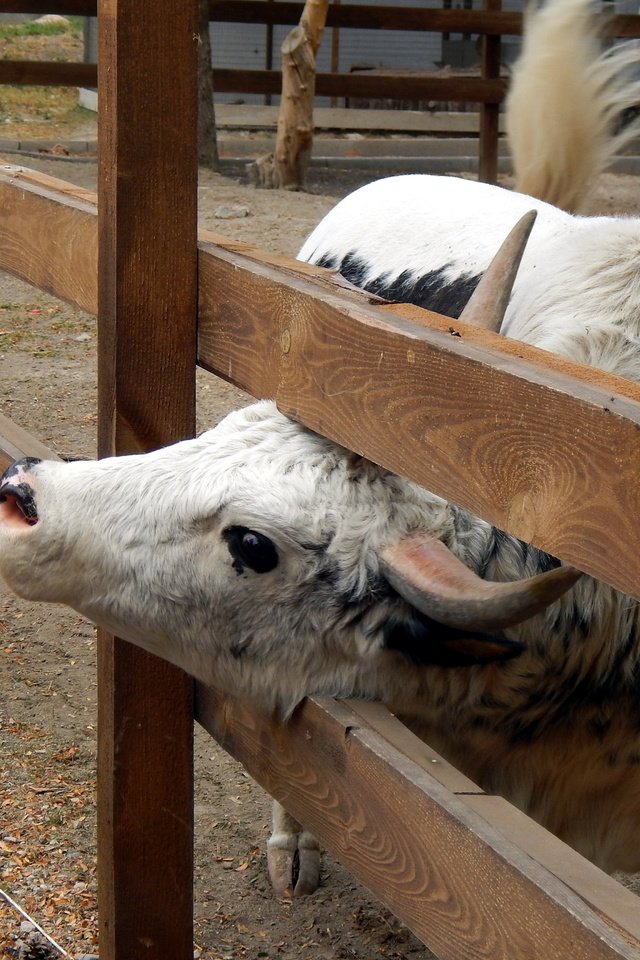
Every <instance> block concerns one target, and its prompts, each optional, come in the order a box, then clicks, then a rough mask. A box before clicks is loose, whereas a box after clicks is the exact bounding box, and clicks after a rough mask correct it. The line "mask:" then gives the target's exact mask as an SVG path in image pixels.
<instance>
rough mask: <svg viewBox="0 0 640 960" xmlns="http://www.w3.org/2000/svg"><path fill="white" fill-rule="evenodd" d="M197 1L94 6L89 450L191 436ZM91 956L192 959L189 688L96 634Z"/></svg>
mask: <svg viewBox="0 0 640 960" xmlns="http://www.w3.org/2000/svg"><path fill="white" fill-rule="evenodd" d="M197 6H198V4H197V0H185V2H183V3H178V4H176V3H174V2H173V0H100V4H99V8H98V24H99V26H98V41H99V43H98V60H99V109H100V124H99V185H98V200H99V216H98V221H99V292H98V302H99V335H98V347H99V361H98V405H99V426H98V445H99V453H100V455H102V456H104V455H108V454H113V453H131V452H137V451H141V450H146V449H151V448H154V447H158V446H160V445H163V444H166V443H169V442H172V441H174V440H177V439H179V438H183V437H187V436H191V435H192V434H193V431H194V414H195V356H196V351H195V343H196V310H197V272H196V271H197V256H196V223H197V217H196V203H197V123H196V103H197V99H196V95H197V70H196V63H197V33H198V20H197ZM98 656H99V664H98V669H99V682H98V713H99V744H98V794H99V796H98V879H99V914H100V919H99V924H100V960H141V958H143V957H144V958H145V960H191V958H192V957H193V894H192V872H193V871H192V867H193V852H192V840H193V773H192V731H193V725H192V715H193V711H192V683H191V680H190V679H189V678H188V677H186V676H185V675H184V674H183V673H182V672H181V671H179V670H176V669H175V668H173V667H171V666H169V665H168V664H166V663H164V662H163V661H160V660H158V659H156V658H154V657H152V656H150V655H148V654H146V653H144V652H143V651H141V650H138V649H136V648H134V647H132V646H130V645H129V644H127V643H125V642H123V641H120V640H115V641H112V639H111V638H110V637H109V636H107V635H104V634H103V635H102V636H101V638H100V642H99V655H98Z"/></svg>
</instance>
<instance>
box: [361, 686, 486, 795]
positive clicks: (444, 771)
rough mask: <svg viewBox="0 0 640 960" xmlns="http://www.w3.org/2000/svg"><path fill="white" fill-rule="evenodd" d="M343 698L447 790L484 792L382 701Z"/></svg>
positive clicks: (368, 723)
mask: <svg viewBox="0 0 640 960" xmlns="http://www.w3.org/2000/svg"><path fill="white" fill-rule="evenodd" d="M342 702H343V703H344V705H345V706H346V707H347V708H348V709H349V710H351V712H352V713H355V715H356V716H357V717H359V718H360V719H361V720H362V721H363V723H365V724H366V725H367V726H368V727H370V728H371V729H372V730H375V732H376V733H378V734H380V736H381V737H384V738H385V740H388V741H389V743H390V744H391V745H392V746H393V747H395V749H396V750H399V751H400V752H401V753H402V754H403V755H404V756H405V757H408V758H409V759H410V760H414V761H415V762H416V763H419V764H420V765H421V766H422V767H425V768H426V769H427V771H428V772H429V775H430V776H432V777H433V779H434V780H437V781H438V783H441V784H442V786H443V787H446V788H447V790H450V791H451V793H459V794H467V793H471V794H483V793H484V791H483V790H482V789H481V787H479V786H478V785H477V783H474V782H473V780H470V779H469V777H467V776H465V775H464V773H461V772H460V771H459V770H457V769H456V768H455V767H454V766H452V765H451V764H450V763H449V762H448V761H447V760H445V759H444V757H441V756H440V754H439V753H436V751H435V750H434V749H433V748H432V747H430V746H429V744H428V743H425V742H424V740H421V739H420V738H419V737H416V735H415V734H414V733H412V732H411V730H409V728H408V727H405V725H404V723H402V722H401V721H400V720H398V718H397V717H394V716H393V714H391V713H389V711H388V710H387V708H386V707H385V706H383V705H382V704H381V703H377V702H375V701H373V700H344V701H342Z"/></svg>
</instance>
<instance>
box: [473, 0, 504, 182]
mask: <svg viewBox="0 0 640 960" xmlns="http://www.w3.org/2000/svg"><path fill="white" fill-rule="evenodd" d="M501 6H502V0H482V9H483V10H500V9H501ZM480 49H481V56H480V63H481V74H482V79H483V80H497V79H498V78H499V77H500V55H501V40H500V37H499V36H491V35H489V34H486V35H485V36H483V37H482V38H481V40H480ZM499 120H500V104H499V103H481V104H480V138H479V151H480V152H479V158H478V179H479V180H484V182H485V183H497V181H498V138H499V129H498V124H499Z"/></svg>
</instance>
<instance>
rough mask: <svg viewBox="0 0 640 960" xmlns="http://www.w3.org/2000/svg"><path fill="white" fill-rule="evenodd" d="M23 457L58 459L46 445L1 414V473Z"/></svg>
mask: <svg viewBox="0 0 640 960" xmlns="http://www.w3.org/2000/svg"><path fill="white" fill-rule="evenodd" d="M22 457H40V459H41V460H57V459H58V457H57V456H56V454H55V453H54V452H53V451H52V450H50V449H49V448H48V447H46V446H45V445H44V443H41V442H40V441H39V440H38V439H37V438H36V437H34V436H32V435H31V434H30V433H27V431H26V430H23V429H22V427H19V426H18V424H17V423H14V422H13V420H10V419H9V418H8V417H5V416H4V414H2V413H0V473H2V472H4V471H5V470H6V469H7V467H8V466H9V465H10V464H12V463H13V461H14V460H21V459H22Z"/></svg>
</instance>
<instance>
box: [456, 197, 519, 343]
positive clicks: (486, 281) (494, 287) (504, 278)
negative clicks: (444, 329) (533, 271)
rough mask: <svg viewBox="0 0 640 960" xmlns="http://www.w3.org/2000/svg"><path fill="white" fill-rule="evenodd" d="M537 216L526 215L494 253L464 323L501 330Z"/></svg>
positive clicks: (474, 294) (469, 305)
mask: <svg viewBox="0 0 640 960" xmlns="http://www.w3.org/2000/svg"><path fill="white" fill-rule="evenodd" d="M536 216H537V214H536V211H535V210H530V211H529V212H528V213H525V215H524V217H521V219H520V220H518V222H517V223H516V225H515V227H514V228H513V230H512V231H511V233H510V234H509V236H508V237H507V238H506V240H505V241H504V243H503V244H502V246H501V247H500V249H499V250H498V252H497V253H496V255H495V257H494V258H493V260H492V261H491V263H490V264H489V266H488V267H487V269H486V271H485V273H484V274H483V276H482V278H481V279H480V283H479V284H478V286H477V287H476V289H475V290H474V292H473V295H472V296H471V299H470V300H469V302H468V304H467V305H466V307H465V308H464V310H463V311H462V313H461V314H460V319H461V320H464V322H465V323H470V324H472V325H473V326H474V327H483V328H484V329H485V330H493V331H494V332H495V333H498V331H499V330H500V327H501V326H502V321H503V320H504V315H505V313H506V311H507V306H508V304H509V297H510V296H511V290H512V289H513V284H514V282H515V279H516V273H517V272H518V267H519V266H520V261H521V260H522V254H523V253H524V248H525V246H526V245H527V240H528V239H529V234H530V233H531V230H532V228H533V224H534V221H535V219H536Z"/></svg>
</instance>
